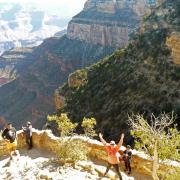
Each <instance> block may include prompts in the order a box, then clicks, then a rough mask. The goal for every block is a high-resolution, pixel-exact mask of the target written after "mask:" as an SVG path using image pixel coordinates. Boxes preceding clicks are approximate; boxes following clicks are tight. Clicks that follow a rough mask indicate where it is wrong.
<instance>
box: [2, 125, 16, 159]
mask: <svg viewBox="0 0 180 180" xmlns="http://www.w3.org/2000/svg"><path fill="white" fill-rule="evenodd" d="M2 138H3V139H4V140H5V141H6V142H7V149H8V151H9V154H10V160H11V159H12V155H13V154H15V155H17V153H16V147H17V140H16V129H15V128H14V127H12V124H11V123H8V124H7V125H6V127H5V129H4V130H3V132H2Z"/></svg>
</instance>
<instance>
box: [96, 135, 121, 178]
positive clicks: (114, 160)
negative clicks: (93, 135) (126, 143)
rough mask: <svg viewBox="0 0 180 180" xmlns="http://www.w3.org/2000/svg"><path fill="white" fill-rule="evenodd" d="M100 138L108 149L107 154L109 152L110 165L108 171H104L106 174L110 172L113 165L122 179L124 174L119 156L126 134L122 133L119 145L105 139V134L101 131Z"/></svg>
mask: <svg viewBox="0 0 180 180" xmlns="http://www.w3.org/2000/svg"><path fill="white" fill-rule="evenodd" d="M99 138H100V140H101V142H102V143H103V145H104V147H105V149H106V151H107V154H108V165H107V168H106V172H105V173H104V176H105V175H106V174H107V173H108V171H109V169H110V168H111V166H113V167H114V168H115V170H116V172H117V174H118V176H119V179H121V180H122V176H121V173H120V171H119V157H120V154H119V149H120V147H121V146H122V144H123V139H124V134H121V138H120V140H119V142H118V144H117V145H116V143H115V141H110V143H107V142H106V141H105V140H104V139H103V135H102V134H101V133H99Z"/></svg>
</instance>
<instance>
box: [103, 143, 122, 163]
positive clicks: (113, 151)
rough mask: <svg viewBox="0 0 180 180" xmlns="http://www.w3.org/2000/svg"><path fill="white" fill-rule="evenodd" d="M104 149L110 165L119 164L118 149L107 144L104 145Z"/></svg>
mask: <svg viewBox="0 0 180 180" xmlns="http://www.w3.org/2000/svg"><path fill="white" fill-rule="evenodd" d="M105 149H106V151H107V153H108V162H109V163H110V164H119V157H120V154H119V152H118V151H119V149H120V147H118V146H117V145H115V146H111V145H109V144H106V145H105Z"/></svg>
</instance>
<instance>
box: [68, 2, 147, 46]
mask: <svg viewBox="0 0 180 180" xmlns="http://www.w3.org/2000/svg"><path fill="white" fill-rule="evenodd" d="M149 6H150V4H149V1H146V0H139V1H127V0H88V1H87V2H86V4H85V6H84V9H83V11H82V12H80V13H79V14H78V15H76V16H74V17H73V19H72V20H71V21H70V23H69V25H68V31H67V35H68V37H69V38H71V39H79V40H82V41H86V42H88V43H93V44H101V45H103V46H107V45H109V46H112V47H124V46H125V45H127V43H128V39H129V34H130V33H132V32H133V30H135V29H136V28H138V27H139V26H140V22H141V19H142V16H143V15H144V14H147V13H149V12H150V8H149Z"/></svg>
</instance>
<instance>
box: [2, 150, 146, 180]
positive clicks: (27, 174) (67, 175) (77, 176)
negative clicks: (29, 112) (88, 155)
mask: <svg viewBox="0 0 180 180" xmlns="http://www.w3.org/2000/svg"><path fill="white" fill-rule="evenodd" d="M105 168H106V167H105V166H103V165H100V164H99V165H98V164H94V163H92V162H90V161H79V162H77V163H76V164H75V165H73V166H72V164H66V165H64V166H62V165H61V164H60V163H58V162H57V160H56V158H55V156H54V155H53V154H52V153H50V152H48V151H45V150H40V149H35V148H34V149H32V150H29V151H27V150H21V151H20V156H14V157H13V160H11V161H9V158H8V157H7V156H4V157H1V158H0V179H1V180H29V179H31V180H50V179H51V180H90V179H91V180H100V179H101V180H108V179H117V176H116V174H115V173H114V172H113V171H112V170H110V171H109V173H108V174H107V177H103V176H102V174H103V172H104V171H105ZM121 174H122V176H123V180H134V179H138V180H146V179H147V178H146V177H143V176H137V174H135V173H133V174H132V176H127V175H126V174H125V173H124V172H121ZM133 176H134V177H135V178H134V177H133ZM147 180H148V179H147Z"/></svg>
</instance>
